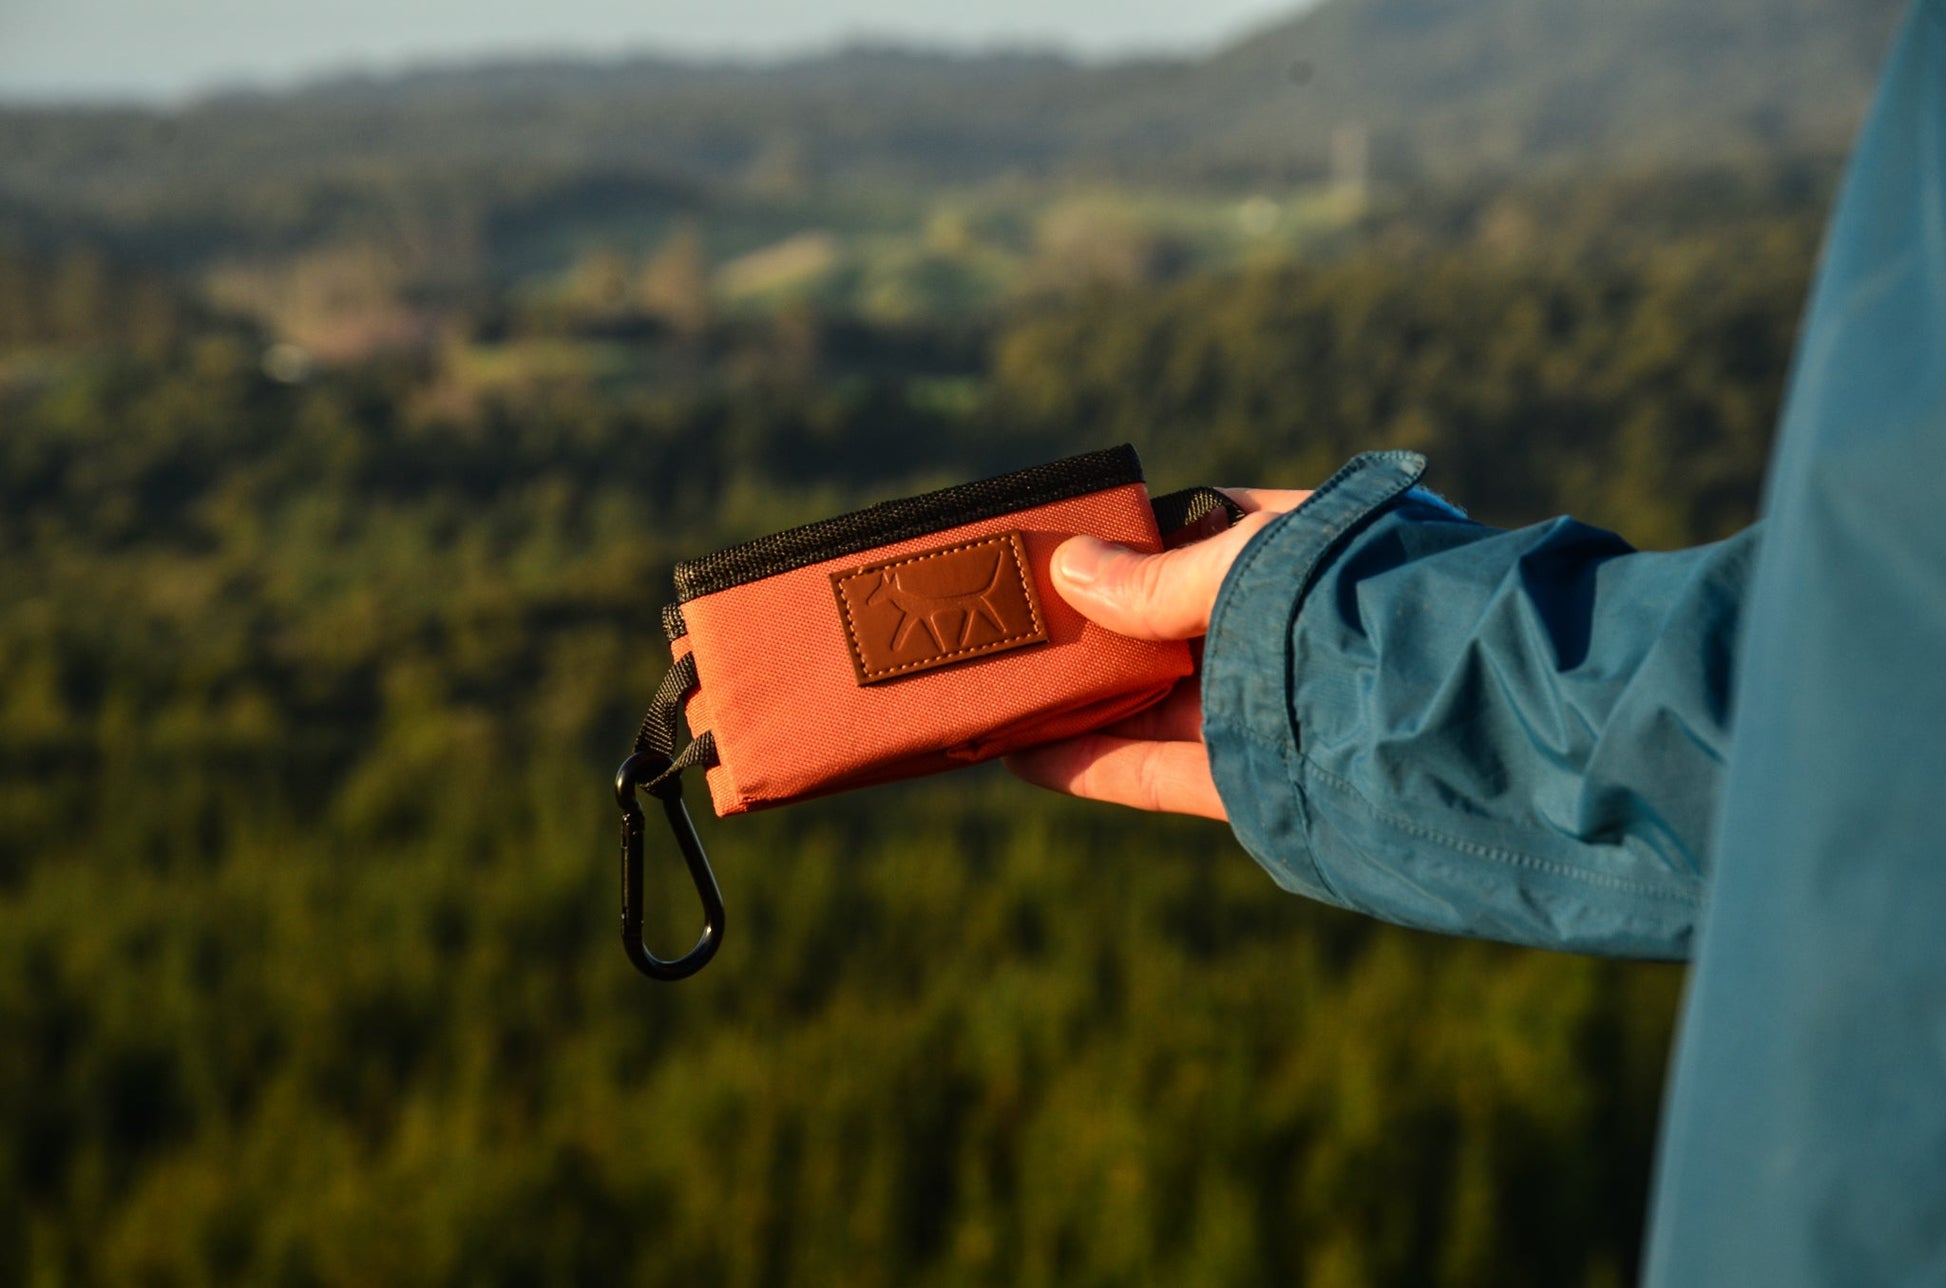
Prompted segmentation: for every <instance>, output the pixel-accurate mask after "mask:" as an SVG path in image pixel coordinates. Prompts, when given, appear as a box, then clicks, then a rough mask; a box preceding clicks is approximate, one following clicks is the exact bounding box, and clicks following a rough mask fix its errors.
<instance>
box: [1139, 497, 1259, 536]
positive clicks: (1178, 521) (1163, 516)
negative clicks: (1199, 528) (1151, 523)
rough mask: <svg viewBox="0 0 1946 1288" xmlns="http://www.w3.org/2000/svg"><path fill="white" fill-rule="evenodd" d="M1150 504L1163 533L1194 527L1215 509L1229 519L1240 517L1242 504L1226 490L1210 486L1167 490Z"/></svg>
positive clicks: (1168, 534) (1233, 519) (1232, 521)
mask: <svg viewBox="0 0 1946 1288" xmlns="http://www.w3.org/2000/svg"><path fill="white" fill-rule="evenodd" d="M1149 508H1150V509H1152V510H1154V511H1155V526H1156V527H1157V528H1158V529H1160V530H1161V532H1162V535H1163V536H1164V537H1169V536H1173V535H1174V534H1176V533H1178V532H1181V531H1182V530H1183V529H1184V528H1191V527H1195V526H1196V525H1197V524H1200V523H1202V522H1203V521H1204V520H1205V519H1208V518H1209V517H1210V516H1211V515H1213V514H1215V513H1216V512H1217V511H1218V510H1221V511H1223V513H1224V514H1225V515H1226V516H1227V517H1228V519H1229V522H1230V523H1235V522H1236V521H1237V520H1239V519H1241V518H1242V517H1243V507H1242V506H1240V505H1238V504H1237V503H1236V502H1235V501H1232V500H1231V499H1230V497H1229V494H1228V493H1225V492H1223V491H1221V490H1219V489H1217V488H1213V487H1186V488H1184V489H1183V490H1182V491H1180V492H1170V493H1168V494H1167V495H1164V496H1158V497H1155V498H1154V499H1152V500H1151V501H1150V502H1149ZM1225 526H1228V525H1227V524H1226V525H1225ZM1204 535H1208V534H1204Z"/></svg>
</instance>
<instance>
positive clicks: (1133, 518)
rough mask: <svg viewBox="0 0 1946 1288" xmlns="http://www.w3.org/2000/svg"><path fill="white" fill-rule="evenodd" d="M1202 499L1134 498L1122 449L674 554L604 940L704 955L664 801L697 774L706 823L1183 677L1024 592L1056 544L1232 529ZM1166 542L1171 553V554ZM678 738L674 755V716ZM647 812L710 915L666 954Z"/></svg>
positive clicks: (1077, 713) (652, 964)
mask: <svg viewBox="0 0 1946 1288" xmlns="http://www.w3.org/2000/svg"><path fill="white" fill-rule="evenodd" d="M1235 514H1236V512H1235V509H1234V506H1233V505H1232V504H1231V503H1230V501H1229V499H1228V498H1227V497H1225V496H1223V494H1221V493H1220V492H1216V491H1215V490H1214V489H1210V488H1192V489H1189V490H1188V491H1186V492H1179V493H1175V494H1172V495H1171V496H1168V497H1164V498H1160V499H1158V500H1156V501H1153V502H1152V501H1151V499H1150V497H1149V495H1148V491H1147V489H1146V487H1145V486H1144V483H1143V479H1142V468H1141V463H1140V461H1139V460H1138V459H1137V458H1136V455H1135V450H1134V449H1133V448H1132V447H1127V446H1123V447H1119V448H1113V449H1110V450H1108V451H1102V452H1093V453H1090V454H1088V455H1085V456H1076V457H1070V458H1068V459H1066V460H1062V461H1056V462H1053V463H1051V464H1048V465H1041V466H1036V467H1034V468H1032V469H1026V470H1021V471H1018V472H1016V473H1013V474H1007V475H1003V476H1001V477H998V478H993V479H987V480H984V481H981V482H977V483H968V484H964V485H961V486H958V487H952V488H946V489H944V490H942V491H938V492H931V493H927V494H925V495H923V496H917V497H910V498H906V499H903V500H898V501H888V502H885V503H884V504H881V505H876V506H873V507H871V508H869V509H865V510H860V511H857V512H855V513H853V514H848V515H843V516H841V517H838V518H834V519H826V520H823V521H821V522H818V523H812V524H807V525H805V526H803V527H800V528H793V529H790V530H788V531H785V532H780V533H777V534H775V535H773V536H768V537H762V538H759V539H757V540H755V541H749V542H745V543H744V544H742V545H737V546H732V547H729V548H728V549H725V550H720V551H717V552H716V553H715V554H711V555H706V556H704V557H702V558H700V559H694V560H689V561H686V562H684V563H681V564H678V565H677V566H676V570H675V585H676V603H674V604H672V605H670V606H669V607H668V608H666V609H664V610H663V625H664V628H665V630H666V631H667V633H668V635H669V638H670V647H671V652H672V654H673V656H674V665H673V666H672V667H671V669H670V671H669V674H668V677H667V678H666V679H665V681H664V682H663V685H662V687H661V690H660V691H659V692H658V693H657V695H656V701H655V704H654V705H653V706H652V707H651V709H650V711H649V714H648V716H647V717H646V718H645V719H644V720H643V723H642V729H641V732H640V733H639V734H638V735H637V739H636V749H635V755H633V756H631V757H630V758H629V760H628V762H627V763H625V764H624V765H623V766H622V770H621V773H620V775H619V776H618V779H617V784H616V789H617V796H618V799H619V800H620V802H621V805H622V810H623V816H624V819H623V843H624V881H623V894H624V899H623V940H624V942H625V943H626V944H627V946H628V949H629V956H630V958H631V960H633V961H634V962H635V963H636V965H637V966H638V967H639V968H641V969H642V970H643V971H644V972H645V973H647V974H649V975H652V976H654V977H657V978H681V977H682V976H683V975H687V974H690V973H693V971H694V970H695V969H697V968H699V967H700V966H701V965H702V964H703V962H705V961H707V960H708V958H709V957H710V956H711V955H712V954H713V953H714V952H715V949H716V945H717V943H718V942H719V941H720V938H721V929H722V903H721V897H720V895H719V894H718V893H717V891H716V883H715V879H714V877H713V876H711V875H710V873H709V867H708V862H707V860H706V859H705V858H704V857H703V851H702V847H701V845H700V844H699V843H697V842H696V839H695V834H694V828H693V827H692V826H691V824H690V822H689V819H688V815H687V813H686V811H685V810H684V809H683V806H682V800H681V789H680V775H681V773H682V771H683V770H684V769H686V768H690V767H698V768H705V769H706V770H707V781H708V784H709V794H710V800H711V803H712V804H713V805H714V807H715V811H716V813H717V814H718V815H719V816H726V815H730V814H739V813H743V812H744V811H747V810H753V809H764V808H768V807H770V806H774V805H783V804H788V803H789V802H791V801H797V800H803V799H805V798H807V797H812V796H819V795H824V794H827V793H830V792H838V791H844V790H847V789H850V788H853V787H863V786H867V785H869V784H872V783H882V782H889V781H891V780H894V779H900V778H911V777H916V776H918V775H921V774H930V773H937V772H939V771H941V770H945V769H952V768H955V767H957V766H961V765H969V764H973V763H975V762H978V761H982V760H989V759H991V758H993V757H995V756H1000V755H1004V754H1006V753H1008V752H1012V751H1018V750H1020V749H1022V748H1025V747H1031V746H1035V745H1037V744H1040V743H1045V742H1053V741H1056V740H1058V739H1062V738H1067V737H1072V736H1073V735H1076V734H1080V733H1085V732H1087V731H1089V730H1091V729H1097V728H1100V727H1101V726H1103V725H1106V724H1110V723H1112V722H1114V721H1116V720H1119V719H1122V718H1123V717H1125V716H1129V715H1132V714H1134V713H1135V712H1137V711H1140V710H1142V709H1143V708H1145V707H1148V706H1151V705H1153V704H1154V703H1156V702H1159V701H1160V700H1161V699H1162V698H1163V697H1165V696H1166V695H1167V694H1168V693H1169V691H1170V689H1172V688H1173V687H1174V686H1175V685H1176V683H1177V682H1178V681H1180V680H1182V679H1183V678H1184V677H1186V676H1188V675H1189V674H1190V673H1191V672H1192V670H1193V667H1194V664H1193V661H1192V659H1191V656H1190V652H1189V647H1188V646H1187V645H1186V644H1184V643H1181V642H1179V641H1164V642H1149V641H1141V640H1131V639H1128V638H1126V637H1123V636H1120V635H1116V634H1114V633H1112V632H1110V631H1107V630H1104V629H1102V628H1101V627H1099V626H1096V625H1095V624H1094V623H1092V622H1089V621H1088V620H1087V619H1086V618H1084V617H1082V616H1081V614H1080V613H1078V612H1076V611H1075V610H1074V609H1072V608H1070V607H1068V605H1067V604H1066V603H1064V602H1062V600H1061V599H1060V597H1059V596H1058V595H1055V594H1053V593H1052V592H1048V593H1043V590H1042V588H1043V587H1045V586H1047V585H1048V566H1049V562H1050V560H1051V559H1052V557H1053V554H1054V549H1055V547H1057V546H1059V545H1060V544H1061V543H1062V542H1063V541H1065V540H1067V539H1068V538H1069V537H1071V536H1074V535H1076V534H1078V533H1088V534H1091V535H1093V536H1097V537H1101V538H1103V539H1105V540H1108V541H1114V542H1119V543H1121V544H1123V545H1127V546H1131V547H1134V548H1135V549H1138V550H1146V551H1151V552H1153V551H1157V550H1160V549H1162V548H1163V545H1164V543H1165V532H1166V533H1168V534H1169V535H1170V536H1171V537H1175V538H1177V539H1181V538H1183V537H1185V536H1188V535H1200V534H1202V533H1205V532H1207V531H1211V530H1215V529H1217V528H1220V527H1221V526H1222V525H1223V524H1225V523H1227V522H1228V521H1230V520H1231V519H1233V518H1234V517H1235ZM1172 544H1173V542H1172ZM679 710H680V711H681V713H682V715H683V717H684V719H685V721H686V723H687V724H688V726H689V729H690V732H691V735H692V740H691V741H690V743H689V745H688V746H687V747H686V748H684V749H683V751H682V752H681V753H680V754H678V753H677V752H676V749H675V724H676V715H677V713H678V711H679ZM637 788H641V789H643V790H646V791H647V792H649V794H650V795H652V796H654V797H656V798H658V799H659V800H661V801H662V803H663V806H664V809H665V811H666V812H667V813H668V815H669V821H670V823H671V826H672V828H673V829H674V831H675V833H676V836H677V839H678V842H679V844H680V845H681V848H682V850H683V853H684V857H685V858H686V859H687V860H688V861H689V868H690V874H691V877H692V879H694V881H695V883H696V886H697V890H698V893H699V894H700V895H701V896H702V899H703V903H704V908H705V914H706V919H707V923H708V924H707V925H706V927H705V930H704V932H703V938H702V939H701V940H699V941H698V943H697V946H696V948H695V949H694V950H692V952H691V953H689V954H688V955H687V956H685V957H684V958H681V959H678V960H676V961H673V962H670V961H663V960H661V959H658V958H655V957H653V956H652V955H650V954H649V953H648V952H647V950H646V949H645V948H643V946H642V944H641V896H640V891H641V858H640V856H641V833H642V826H641V811H640V807H639V806H638V805H637V803H636V790H637Z"/></svg>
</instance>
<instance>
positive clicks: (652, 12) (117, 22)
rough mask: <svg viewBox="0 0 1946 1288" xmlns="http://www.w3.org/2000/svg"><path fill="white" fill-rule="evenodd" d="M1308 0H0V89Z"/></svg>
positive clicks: (1110, 35) (1139, 24) (1136, 25)
mask: <svg viewBox="0 0 1946 1288" xmlns="http://www.w3.org/2000/svg"><path fill="white" fill-rule="evenodd" d="M1303 3H1304V0H1196V3H1185V0H976V2H975V3H971V4H969V3H966V0H823V2H822V3H820V2H819V0H808V2H807V0H707V2H705V0H674V2H672V0H634V2H633V3H631V2H630V0H540V2H539V3H536V2H535V0H316V2H314V3H304V2H303V0H0V97H5V98H10V99H116V100H147V101H169V100H178V99H182V98H185V97H191V96H194V95H195V94H196V93H199V92H202V91H206V90H209V89H213V88H232V87H238V86H246V85H247V86H259V87H275V86H278V85H284V84H289V83H291V82H293V81H298V80H303V79H308V78H312V77H317V76H322V75H331V74H337V73H342V72H346V71H352V70H367V71H370V70H379V71H384V70H391V69H396V68H399V67H402V66H408V65H412V64H419V63H453V62H462V61H466V60H469V59H476V58H480V57H484V56H506V55H510V54H512V55H518V54H523V53H524V54H559V53H578V54H592V55H605V56H614V55H621V54H628V53H637V52H645V51H660V52H667V53H678V54H688V55H696V56H721V55H733V56H740V57H745V58H774V57H778V56H780V55H788V54H794V53H803V52H807V51H815V50H819V49H828V48H831V47H833V46H835V45H838V44H842V43H844V42H846V41H848V40H853V39H861V38H865V39H885V38H890V39H895V40H899V41H902V42H910V43H920V44H925V45H928V46H942V45H943V46H949V47H958V48H982V47H992V46H995V45H1006V46H1022V45H1028V46H1043V47H1045V46H1052V47H1056V48H1061V49H1066V50H1069V51H1071V52H1074V53H1077V54H1080V55H1082V56H1085V57H1093V58H1106V57H1113V56H1116V55H1122V54H1128V53H1135V52H1142V53H1152V52H1158V51H1167V52H1190V51H1199V50H1204V49H1208V48H1211V47H1213V46H1215V45H1217V44H1219V43H1221V42H1222V41H1224V40H1227V39H1230V38H1232V37H1234V36H1236V35H1238V34H1241V33H1243V32H1246V31H1249V30H1251V29H1252V28H1254V27H1257V26H1261V25H1264V24H1266V23H1268V22H1272V21H1275V20H1276V19H1277V18H1279V17H1281V16H1283V15H1284V14H1286V13H1288V12H1290V11H1292V10H1293V9H1295V8H1298V7H1301V5H1302V4H1303Z"/></svg>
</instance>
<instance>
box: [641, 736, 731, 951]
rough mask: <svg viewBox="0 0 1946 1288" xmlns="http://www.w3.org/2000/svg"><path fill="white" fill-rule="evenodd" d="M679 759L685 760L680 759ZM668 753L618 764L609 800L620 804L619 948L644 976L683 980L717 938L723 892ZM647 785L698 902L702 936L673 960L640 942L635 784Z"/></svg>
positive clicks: (719, 938) (645, 753)
mask: <svg viewBox="0 0 1946 1288" xmlns="http://www.w3.org/2000/svg"><path fill="white" fill-rule="evenodd" d="M684 759H687V757H685V758H684ZM674 763H675V762H674V761H672V760H671V759H670V758H669V757H668V756H665V755H663V754H661V753H660V752H655V751H638V752H636V753H635V754H634V755H633V756H630V757H629V758H628V759H627V760H625V761H623V762H622V767H621V769H620V770H618V771H617V772H616V774H615V800H616V803H618V804H619V805H620V806H621V807H622V948H623V950H624V951H625V952H627V953H628V959H629V961H631V962H633V963H635V969H637V970H639V971H641V972H642V973H643V974H644V975H647V976H648V977H649V978H650V979H660V980H676V979H687V978H688V977H689V976H691V975H694V974H695V973H696V972H697V971H699V970H701V969H702V968H703V967H704V966H705V965H707V964H708V962H709V959H710V958H712V957H714V956H715V955H716V950H717V948H718V947H719V946H720V945H721V944H722V942H723V892H722V891H721V890H719V889H717V886H716V874H715V873H714V872H711V871H710V866H709V858H708V856H707V855H705V854H704V853H703V842H702V840H701V838H699V837H698V836H697V835H696V825H695V823H694V822H692V821H691V820H690V817H689V810H688V809H687V808H685V807H684V805H683V803H682V779H681V776H680V775H678V774H671V773H669V772H668V771H669V769H670V768H671V767H672V766H673V765H674ZM644 784H647V785H649V786H648V790H649V794H650V795H652V796H654V797H655V798H656V799H657V800H659V801H661V802H662V812H663V813H664V814H666V815H667V816H668V818H669V830H670V831H671V832H673V833H675V837H676V845H677V847H678V848H680V849H681V850H682V858H683V862H684V863H685V864H687V865H688V867H689V880H690V882H691V883H692V884H694V885H695V887H696V895H697V897H698V898H700V899H701V900H702V902H703V934H702V937H701V938H700V939H698V940H697V941H696V946H695V947H694V948H691V949H690V950H689V951H688V952H687V953H684V954H683V955H682V956H681V957H678V958H675V959H674V960H672V961H671V960H664V959H663V958H660V957H657V956H656V955H655V954H654V953H652V952H650V951H649V949H648V945H647V944H645V943H643V942H642V831H643V818H642V807H641V806H640V805H639V804H638V803H637V801H636V796H635V792H636V789H637V788H638V787H641V786H643V785H644Z"/></svg>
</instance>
